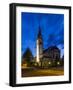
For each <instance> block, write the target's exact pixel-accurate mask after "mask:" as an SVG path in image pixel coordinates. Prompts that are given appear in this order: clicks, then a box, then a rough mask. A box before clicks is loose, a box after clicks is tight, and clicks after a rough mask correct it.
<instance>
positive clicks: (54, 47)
mask: <svg viewBox="0 0 73 90" xmlns="http://www.w3.org/2000/svg"><path fill="white" fill-rule="evenodd" d="M54 49H56V50H58V51H60V50H59V48H57V47H56V46H51V47H49V48H47V49H45V50H44V53H45V52H46V51H48V50H49V51H52V50H54Z"/></svg>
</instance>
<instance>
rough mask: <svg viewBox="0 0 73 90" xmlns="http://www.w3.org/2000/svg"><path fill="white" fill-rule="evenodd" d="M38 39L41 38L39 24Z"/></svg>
mask: <svg viewBox="0 0 73 90" xmlns="http://www.w3.org/2000/svg"><path fill="white" fill-rule="evenodd" d="M38 39H42V35H41V28H40V26H39V31H38Z"/></svg>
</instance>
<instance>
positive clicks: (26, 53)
mask: <svg viewBox="0 0 73 90" xmlns="http://www.w3.org/2000/svg"><path fill="white" fill-rule="evenodd" d="M22 58H23V59H24V58H25V59H26V62H27V63H30V61H31V59H32V58H33V55H32V53H31V51H30V49H29V48H27V50H26V52H25V53H24V54H23V56H22Z"/></svg>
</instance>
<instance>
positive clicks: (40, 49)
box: [36, 27, 43, 62]
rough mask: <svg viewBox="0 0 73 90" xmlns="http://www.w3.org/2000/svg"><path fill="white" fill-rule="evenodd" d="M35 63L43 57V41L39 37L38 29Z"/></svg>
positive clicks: (40, 36)
mask: <svg viewBox="0 0 73 90" xmlns="http://www.w3.org/2000/svg"><path fill="white" fill-rule="evenodd" d="M36 45H37V62H40V59H41V58H42V57H43V40H42V35H41V29H40V27H39V31H38V37H37V44H36Z"/></svg>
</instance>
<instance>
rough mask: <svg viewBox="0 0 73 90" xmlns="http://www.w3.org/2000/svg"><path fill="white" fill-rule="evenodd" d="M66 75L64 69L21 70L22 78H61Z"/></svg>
mask: <svg viewBox="0 0 73 90" xmlns="http://www.w3.org/2000/svg"><path fill="white" fill-rule="evenodd" d="M60 75H64V69H63V67H57V68H56V67H54V68H48V69H39V68H38V69H36V68H23V69H21V76H22V77H33V76H60Z"/></svg>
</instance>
